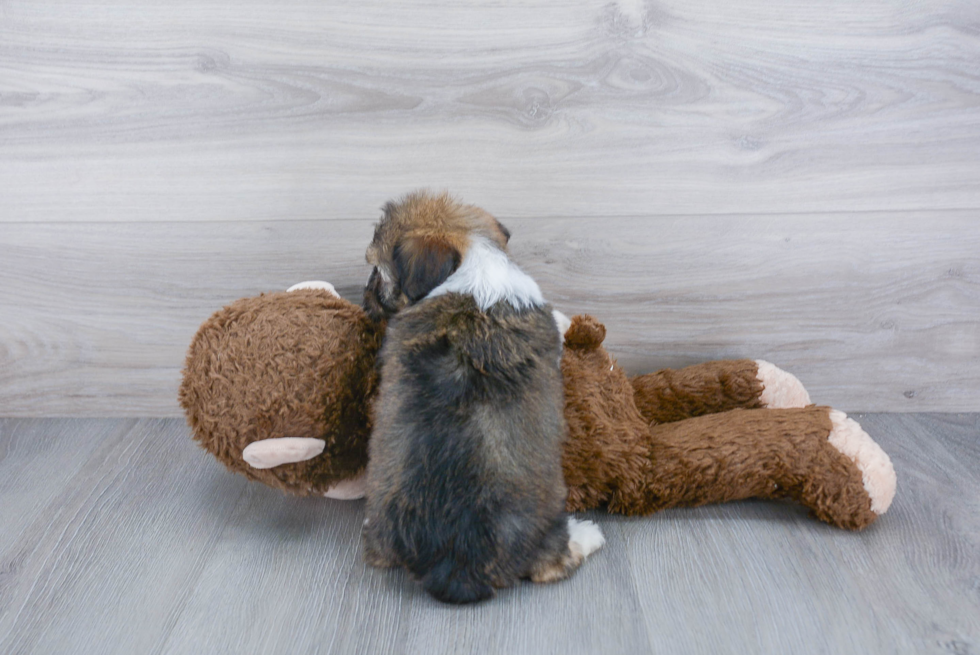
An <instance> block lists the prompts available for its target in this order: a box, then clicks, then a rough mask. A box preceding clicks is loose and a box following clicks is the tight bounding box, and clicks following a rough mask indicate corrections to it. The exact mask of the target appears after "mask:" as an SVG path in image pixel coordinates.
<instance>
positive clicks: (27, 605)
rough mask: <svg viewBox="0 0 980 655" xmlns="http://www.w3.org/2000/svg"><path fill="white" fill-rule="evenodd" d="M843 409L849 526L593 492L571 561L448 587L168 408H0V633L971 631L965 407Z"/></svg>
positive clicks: (972, 500)
mask: <svg viewBox="0 0 980 655" xmlns="http://www.w3.org/2000/svg"><path fill="white" fill-rule="evenodd" d="M854 418H857V419H858V420H859V421H860V422H861V423H862V425H863V426H864V427H865V429H867V430H868V432H869V433H870V434H871V435H872V436H873V437H874V438H875V439H876V440H877V441H878V442H879V443H880V444H881V445H882V446H883V447H884V449H885V450H886V451H887V452H888V453H889V454H890V455H891V457H892V460H893V462H894V464H895V469H896V471H897V473H898V480H899V488H898V494H897V496H896V498H895V501H894V504H893V505H892V507H891V509H890V510H889V512H888V513H887V514H886V515H885V516H884V517H883V518H882V519H881V520H880V521H879V522H877V523H876V524H874V525H873V526H871V527H870V528H869V529H867V530H866V531H864V532H861V533H848V532H843V531H840V530H836V529H834V528H832V527H829V526H827V525H824V524H821V523H819V522H816V521H814V520H812V519H810V518H808V517H807V516H806V513H805V511H804V510H802V509H801V508H799V507H797V506H795V505H791V504H783V503H769V502H741V503H732V504H728V505H718V506H709V507H703V508H697V509H676V510H669V511H666V512H663V513H660V514H657V515H655V516H652V517H648V518H640V519H627V518H623V517H616V516H608V515H605V514H603V513H597V514H595V515H593V518H595V519H596V520H597V521H598V522H599V523H600V525H601V527H602V528H603V530H604V531H605V534H606V536H607V538H608V542H607V545H606V546H605V548H604V549H603V550H601V551H599V552H598V553H597V554H596V555H595V556H594V557H593V558H592V559H590V560H589V561H588V562H587V563H586V565H585V566H584V567H583V568H582V569H581V570H580V571H579V572H578V573H577V574H576V575H575V576H574V577H573V578H572V579H571V580H568V581H566V582H564V583H560V584H557V585H550V586H537V585H531V584H524V585H521V586H519V587H517V588H514V589H511V590H506V591H503V592H501V593H500V594H499V596H498V597H497V598H496V599H495V600H493V601H492V602H490V603H486V604H483V605H480V606H477V607H466V608H454V607H447V606H443V605H440V604H438V603H436V602H435V601H433V600H431V599H430V598H429V597H427V596H426V595H425V594H424V593H423V592H422V591H421V589H420V588H419V587H418V585H417V584H416V583H414V582H412V581H410V580H409V579H408V577H407V576H406V575H405V574H404V573H402V572H398V571H378V570H375V569H370V568H368V567H366V566H365V565H364V564H363V563H362V562H361V559H360V546H359V533H360V524H361V519H362V517H363V516H362V515H363V508H362V503H361V502H342V501H330V500H325V499H321V500H317V499H309V498H308V499H297V498H291V497H285V496H283V495H281V494H279V493H278V492H276V491H274V490H272V489H269V488H266V487H262V486H260V485H257V484H249V483H246V482H244V481H243V480H242V479H240V478H239V477H237V476H234V475H233V474H231V473H228V472H227V471H225V470H224V469H223V468H221V467H220V465H218V464H217V462H215V461H214V460H213V459H211V458H210V457H209V456H208V455H206V454H205V453H204V452H203V451H201V450H200V449H198V448H197V447H196V446H195V445H194V444H193V443H192V441H191V440H190V436H189V434H188V432H187V430H186V428H185V427H184V426H183V424H182V422H181V421H180V420H177V419H171V420H163V421H160V420H150V421H147V420H140V421H133V420H120V419H97V420H96V419H92V420H78V419H40V420H37V419H32V420H10V419H7V420H0V484H4V481H5V480H6V479H8V476H9V475H11V474H12V473H14V474H16V472H17V471H19V470H20V471H24V470H31V471H33V472H34V473H35V474H34V475H21V476H20V477H19V478H17V482H16V486H17V488H19V489H20V491H19V493H15V494H12V495H8V492H9V491H10V488H9V487H6V486H5V487H3V488H2V489H3V492H4V502H3V503H2V504H0V518H2V519H3V520H2V521H0V652H11V653H14V652H16V653H24V654H29V653H51V652H72V653H88V652H99V653H132V652H140V653H172V654H178V653H202V652H208V653H235V654H247V653H297V654H302V653H324V654H326V653H349V652H371V653H397V654H414V653H456V652H461V651H465V652H472V653H479V654H482V653H509V654H512V655H522V654H524V653H534V654H539V653H540V654H550V653H562V654H570V655H575V654H577V653H595V652H603V653H610V654H618V653H624V654H626V653H629V654H633V653H641V652H670V653H687V652H751V653H760V654H768V653H774V654H776V653H778V654H780V655H782V654H784V653H789V652H796V653H916V654H920V653H927V654H928V653H935V654H937V655H940V654H942V655H948V654H951V653H952V654H955V653H972V652H975V651H977V650H978V649H980V624H978V622H977V620H976V617H977V616H978V615H980V557H978V552H980V520H978V518H977V517H978V516H980V491H978V490H980V484H978V483H980V477H978V473H977V471H978V470H980V466H978V465H980V438H978V436H980V414H960V415H956V414H944V415H926V414H906V415H889V414H876V415H857V416H855V417H854ZM70 452H75V453H78V457H77V460H78V461H77V463H75V464H71V463H70V461H69V459H68V458H67V457H66V456H65V455H64V454H63V453H70ZM58 457H61V458H62V459H61V460H58ZM59 462H64V464H65V465H64V466H61V467H59V466H51V464H52V463H59ZM64 469H67V470H64ZM11 518H14V519H15V520H13V521H11V520H10V519H11Z"/></svg>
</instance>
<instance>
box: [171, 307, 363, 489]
mask: <svg viewBox="0 0 980 655" xmlns="http://www.w3.org/2000/svg"><path fill="white" fill-rule="evenodd" d="M380 344H381V331H380V329H378V328H377V327H376V325H375V324H374V323H372V322H371V321H370V320H368V319H367V317H366V316H365V315H364V312H363V311H361V309H360V308H359V307H357V306H355V305H352V304H351V303H349V302H347V301H346V300H341V299H340V298H336V297H335V296H333V295H331V294H329V293H326V292H323V291H317V290H301V291H293V292H290V293H285V292H282V293H273V294H263V295H261V296H258V297H256V298H244V299H242V300H239V301H237V302H234V303H232V304H231V305H229V306H227V307H225V308H224V309H222V310H221V311H219V312H217V313H216V314H214V315H213V316H212V317H211V318H210V319H208V320H207V321H206V322H205V323H204V324H203V325H202V326H201V328H200V329H199V330H198V332H197V335H196V336H195V337H194V341H193V342H192V343H191V346H190V350H189V351H188V354H187V360H186V364H185V367H184V377H183V382H182V384H181V386H180V394H179V399H180V404H181V406H182V407H183V408H184V410H185V412H186V413H187V420H188V423H189V424H190V426H191V429H192V431H193V434H194V438H195V439H196V440H197V441H198V442H199V443H200V444H201V445H202V446H203V447H204V448H205V449H207V450H208V451H210V452H211V453H212V454H214V456H215V457H217V458H218V459H219V460H220V461H221V462H222V463H224V464H225V466H227V467H228V468H229V469H231V470H232V471H236V472H238V473H243V474H244V475H246V476H248V477H249V478H250V479H252V480H258V481H260V482H264V483H265V484H268V485H270V486H273V487H277V488H279V489H282V490H284V491H289V492H291V493H294V494H299V495H308V494H318V495H322V494H323V490H325V489H326V488H328V487H329V486H330V485H332V484H334V483H336V482H339V481H340V480H343V479H347V478H350V477H352V476H354V475H356V474H357V473H359V472H360V471H361V470H362V469H364V467H365V466H366V465H367V443H368V436H369V434H370V432H371V425H370V421H369V416H368V411H367V410H368V407H370V400H371V398H372V397H373V395H374V393H375V388H376V385H377V373H376V371H375V366H374V362H375V358H376V355H377V351H378V348H379V347H380ZM278 437H313V438H317V439H323V440H324V441H325V442H326V447H325V448H324V451H323V454H322V455H320V456H318V457H315V458H313V459H311V460H307V461H305V462H298V463H295V464H283V465H281V466H277V467H275V468H272V469H255V468H252V467H250V466H248V465H247V464H245V462H244V461H243V459H242V451H243V450H244V449H245V447H246V446H247V445H249V444H250V443H252V442H254V441H258V440H261V439H275V438H278Z"/></svg>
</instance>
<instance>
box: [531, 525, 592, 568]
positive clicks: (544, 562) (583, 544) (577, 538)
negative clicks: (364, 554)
mask: <svg viewBox="0 0 980 655" xmlns="http://www.w3.org/2000/svg"><path fill="white" fill-rule="evenodd" d="M604 543H606V538H605V537H603V536H602V531H601V530H600V529H599V526H598V525H596V524H595V523H593V522H592V521H579V520H577V519H574V518H572V517H571V516H569V517H562V518H561V519H559V521H558V522H556V523H555V526H554V528H553V529H552V531H551V532H550V533H549V534H548V536H547V537H546V538H545V540H544V543H543V544H542V548H541V550H540V551H539V553H538V557H537V559H536V560H535V562H534V563H533V564H532V565H531V569H530V571H529V572H528V577H530V578H531V581H532V582H539V583H540V582H557V581H558V580H564V579H565V578H567V577H568V576H570V575H571V574H572V573H573V572H574V571H575V569H577V568H578V567H580V566H581V565H582V562H584V561H585V558H586V557H588V556H589V555H591V554H592V553H594V552H595V551H597V550H599V549H600V548H602V545H603V544H604Z"/></svg>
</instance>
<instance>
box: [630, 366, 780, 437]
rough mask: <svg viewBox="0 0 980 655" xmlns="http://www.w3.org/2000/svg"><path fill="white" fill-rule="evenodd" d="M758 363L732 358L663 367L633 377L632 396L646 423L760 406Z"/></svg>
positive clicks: (760, 393) (760, 390) (668, 421)
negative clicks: (678, 366) (675, 366)
mask: <svg viewBox="0 0 980 655" xmlns="http://www.w3.org/2000/svg"><path fill="white" fill-rule="evenodd" d="M758 373H759V366H758V364H756V363H755V362H754V361H752V360H751V359H733V360H723V361H717V362H707V363H704V364H695V365H694V366H687V367H685V368H682V369H680V370H672V369H664V370H662V371H657V372H656V373H648V374H647V375H638V376H636V377H634V378H633V379H632V383H633V400H634V401H635V402H636V408H637V409H638V410H640V414H642V415H643V418H644V419H646V421H647V422H648V423H673V422H674V421H682V420H684V419H688V418H691V417H694V416H704V415H705V414H717V413H719V412H727V411H729V410H731V409H755V408H758V407H762V400H761V396H762V383H761V382H759V377H758Z"/></svg>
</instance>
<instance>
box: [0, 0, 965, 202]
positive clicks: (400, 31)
mask: <svg viewBox="0 0 980 655" xmlns="http://www.w3.org/2000/svg"><path fill="white" fill-rule="evenodd" d="M0 11H2V13H0V196H2V198H3V210H2V212H0V220H3V221H132V220H136V221H149V220H154V221H158V220H166V221H170V220H191V221H223V220H235V221H252V220H255V221H266V220H279V219H283V218H291V219H320V218H356V217H360V216H363V215H364V212H365V209H366V207H373V206H375V205H376V204H378V203H380V202H382V201H383V200H384V199H385V198H387V197H388V196H390V195H393V194H398V193H401V192H404V191H407V190H409V189H411V188H414V187H416V186H420V185H435V186H439V187H442V186H445V187H448V188H451V189H453V190H455V191H457V192H459V193H462V194H463V195H464V196H465V197H467V198H469V199H470V200H471V201H473V202H475V203H477V204H481V205H492V206H494V207H495V208H496V210H497V211H499V212H501V213H503V214H506V215H512V216H522V217H535V216H568V215H573V216H578V215H590V216H607V215H626V216H633V215H649V214H705V213H753V214H754V213H786V212H797V211H808V212H814V211H820V212H830V211H857V210H873V211H877V210H909V209H949V208H972V209H977V208H980V185H978V184H977V174H978V170H980V169H978V166H980V75H978V74H977V67H976V62H977V61H980V5H978V4H977V3H975V2H968V1H963V0H919V1H916V2H904V3H899V4H896V3H894V2H891V1H890V0H869V1H866V2H860V3H854V2H850V1H849V0H826V1H821V2H817V3H812V2H784V3H779V6H778V7H775V6H773V3H772V2H768V1H767V0H740V1H739V2H722V1H720V0H696V1H690V0H659V1H657V2H643V1H642V0H620V1H618V2H608V1H607V0H588V1H586V2H571V1H569V0H559V1H557V2H556V1H555V0H538V1H536V2H528V3H513V2H493V3H487V2H477V1H474V0H470V1H468V2H452V3H449V2H437V1H432V0H428V1H426V0H423V1H421V2H397V3H392V2H362V1H361V0H356V1H353V0H349V1H346V2H345V1H340V0H334V1H331V2H311V1H308V0H290V1H289V2H261V1H250V2H234V3H227V2H220V3H219V2H199V1H196V0H195V1H194V2H191V1H189V0H182V1H179V2H166V3H164V2H160V1H159V0H152V1H151V0H142V1H138V2H132V1H129V0H125V1H123V0H103V1H100V2H86V1H80V2H60V1H55V0H5V2H4V3H3V5H2V8H0Z"/></svg>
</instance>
